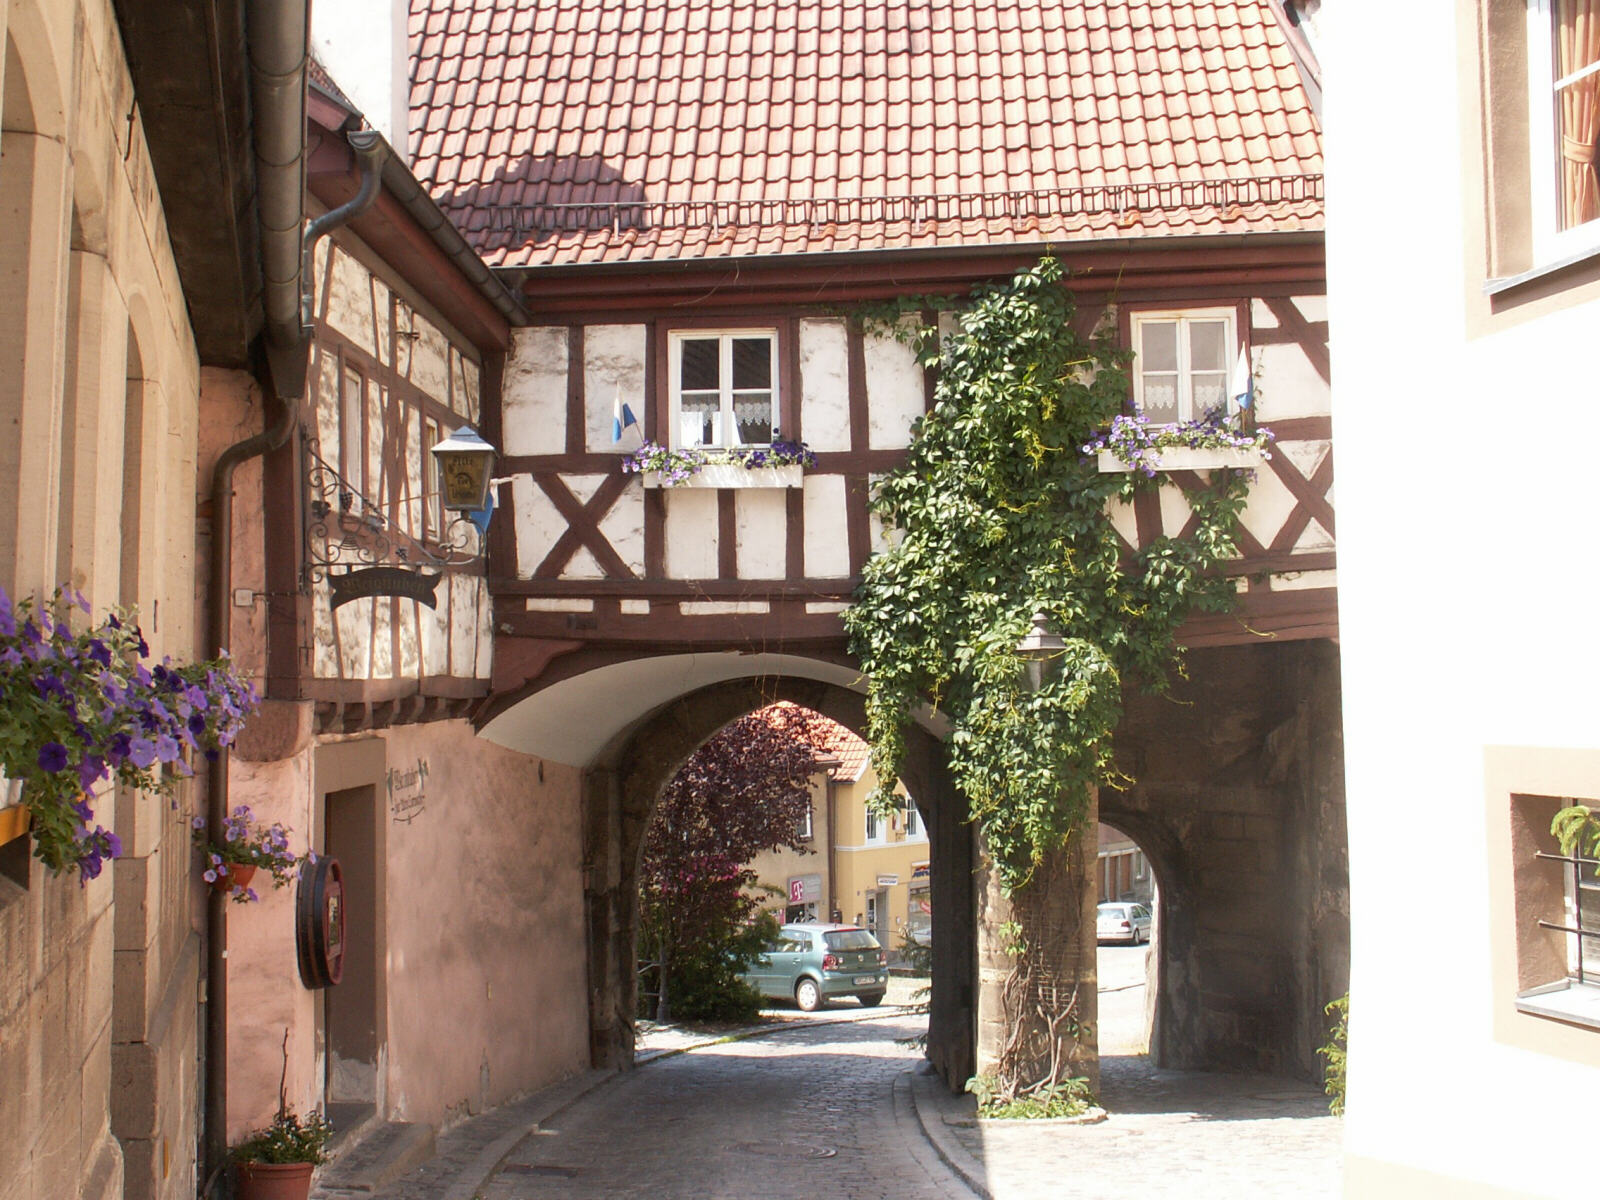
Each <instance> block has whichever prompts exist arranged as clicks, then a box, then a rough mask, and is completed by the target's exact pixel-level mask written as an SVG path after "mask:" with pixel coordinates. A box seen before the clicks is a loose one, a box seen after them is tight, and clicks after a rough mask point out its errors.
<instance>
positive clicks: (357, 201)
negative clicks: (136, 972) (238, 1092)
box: [203, 0, 386, 1196]
mask: <svg viewBox="0 0 1600 1200" xmlns="http://www.w3.org/2000/svg"><path fill="white" fill-rule="evenodd" d="M247 21H248V31H249V34H248V36H249V56H250V76H251V101H252V107H253V109H254V127H255V143H256V187H257V198H258V205H259V209H260V226H261V258H262V275H263V285H264V287H263V307H264V308H265V310H266V351H267V362H268V371H269V377H270V381H271V389H270V390H271V391H272V392H273V393H274V395H275V396H276V398H277V400H278V403H279V404H280V406H281V407H282V410H283V411H282V413H281V414H280V415H279V417H278V419H277V420H276V421H275V422H274V423H273V424H272V425H271V426H269V427H268V428H267V429H265V430H263V431H262V432H261V433H258V434H254V435H252V436H251V437H247V438H245V439H243V440H242V441H239V442H235V443H234V444H233V445H231V446H229V447H228V448H227V449H225V450H224V451H223V452H222V453H221V455H219V456H218V458H217V462H216V465H215V467H214V468H213V469H212V476H211V579H210V586H209V587H208V588H207V601H208V603H207V607H208V609H209V613H208V616H209V621H210V639H209V640H210V645H209V647H208V649H209V652H210V657H213V658H215V657H218V656H220V655H221V654H223V653H225V652H226V651H227V649H228V645H229V642H230V640H231V638H230V636H229V593H230V591H231V587H232V577H233V478H234V472H235V471H236V470H237V469H238V467H239V465H240V464H241V463H243V462H245V461H247V460H249V459H252V458H257V457H260V456H261V455H263V454H267V453H270V452H271V451H274V450H277V449H280V448H281V447H283V446H284V445H285V444H286V443H287V442H288V441H289V438H290V437H291V436H292V434H293V433H294V429H295V425H296V424H297V421H298V412H299V404H300V400H301V398H302V397H303V396H304V394H305V376H306V366H307V363H308V360H309V353H310V345H311V329H310V317H311V287H310V286H309V283H308V281H309V279H310V271H309V264H310V263H311V261H312V257H313V254H314V252H315V247H316V242H317V241H318V240H319V239H320V238H322V237H323V236H324V235H326V234H327V233H328V232H330V231H331V230H333V229H335V228H337V227H338V226H340V225H342V224H344V223H345V222H346V221H349V220H351V219H352V218H354V217H356V216H359V215H360V214H361V213H362V212H364V211H365V210H366V209H367V208H368V207H370V206H371V205H372V202H373V201H374V200H375V199H377V195H378V188H379V185H380V180H381V171H382V167H383V160H384V158H385V156H386V155H385V151H384V148H383V146H382V144H381V139H379V138H378V137H377V135H376V134H369V133H366V131H359V132H356V133H352V134H350V135H349V138H350V142H351V145H352V148H353V149H354V150H355V152H356V155H357V158H358V159H359V160H360V164H361V186H360V189H359V190H358V191H357V193H356V195H355V196H354V197H353V198H352V199H351V200H350V201H348V202H347V203H345V204H342V205H340V206H339V207H338V208H336V209H333V210H332V211H330V212H327V213H324V214H323V215H322V216H321V217H318V218H317V219H316V220H315V221H313V222H311V223H310V224H309V225H306V224H305V199H304V198H305V170H304V164H305V126H306V112H305V81H306V64H307V62H308V60H309V55H308V51H307V44H308V40H307V39H308V34H309V30H310V3H309V0H307V2H306V3H303V4H301V3H283V2H282V0H250V6H249V12H248V15H247ZM228 764H229V753H228V750H227V748H226V747H224V748H222V749H221V750H220V751H218V754H217V757H216V759H215V760H213V761H212V762H210V763H209V765H208V769H207V773H206V781H207V788H206V819H207V824H208V828H210V829H218V828H221V826H222V822H223V821H224V819H225V818H226V816H227V813H228V808H229V799H228ZM227 964H228V898H227V897H226V896H225V895H223V894H222V893H221V892H218V891H212V892H210V893H209V896H208V899H207V904H206V1027H205V1138H204V1175H203V1179H204V1181H205V1184H204V1189H203V1194H204V1195H206V1196H210V1195H212V1194H213V1191H214V1189H215V1188H216V1185H217V1182H218V1180H219V1179H221V1177H222V1174H223V1171H224V1169H225V1168H226V1166H227V1161H228V965H227Z"/></svg>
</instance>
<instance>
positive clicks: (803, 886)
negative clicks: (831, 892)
mask: <svg viewBox="0 0 1600 1200" xmlns="http://www.w3.org/2000/svg"><path fill="white" fill-rule="evenodd" d="M820 899H822V876H821V875H796V876H794V878H792V879H790V880H789V903H790V904H809V903H811V902H812V901H815V900H820Z"/></svg>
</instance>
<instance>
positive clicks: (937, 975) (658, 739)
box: [582, 675, 976, 1086]
mask: <svg viewBox="0 0 1600 1200" xmlns="http://www.w3.org/2000/svg"><path fill="white" fill-rule="evenodd" d="M780 700H787V701H790V702H792V703H794V704H797V705H800V706H801V707H804V708H808V709H811V710H812V711H814V712H817V713H820V714H822V715H823V716H825V717H829V718H831V719H832V720H834V721H837V722H838V723H839V724H841V725H843V726H845V727H846V728H849V729H852V730H854V731H856V732H858V733H859V732H860V731H861V730H862V729H863V728H864V727H865V713H864V710H863V697H861V696H860V695H859V694H858V693H856V692H854V691H852V690H850V689H849V688H846V687H843V686H840V685H838V684H834V683H828V682H823V681H819V680H814V679H805V678H794V677H771V676H760V675H752V676H747V677H743V678H739V679H732V680H726V681H723V682H719V683H715V684H712V685H709V686H706V687H702V688H699V689H696V690H694V691H690V692H686V693H685V694H683V695H682V696H679V697H676V698H674V699H672V700H671V701H669V702H667V703H665V704H662V705H660V706H659V707H657V708H656V709H655V710H653V711H652V712H650V713H648V714H647V715H645V716H644V717H643V718H641V719H640V720H638V721H637V722H635V723H634V724H632V725H631V726H630V727H629V728H627V729H626V730H624V731H622V732H621V733H619V734H618V735H617V736H616V737H614V738H613V739H612V740H611V742H610V743H609V744H608V745H607V746H606V747H605V748H604V750H602V751H601V753H599V754H598V755H596V756H595V759H594V760H593V762H592V763H591V764H590V766H589V767H588V768H587V769H586V770H585V772H584V776H583V789H582V804H583V862H584V900H585V914H586V919H587V922H588V929H587V934H588V959H589V987H590V995H589V1012H590V1055H591V1059H592V1060H593V1062H594V1064H595V1065H596V1066H608V1067H618V1068H626V1067H627V1066H629V1065H631V1063H632V1061H633V1051H634V1013H635V1012H636V1005H637V998H638V997H637V986H638V985H637V974H636V971H637V936H638V916H639V913H638V871H639V860H640V855H641V852H642V849H643V844H644V835H645V831H646V829H647V828H648V826H649V823H650V818H651V816H652V814H653V812H654V809H655V804H656V800H657V797H658V796H659V795H660V792H661V789H662V788H663V787H664V786H665V785H666V783H667V782H668V781H669V780H670V779H671V778H672V776H673V774H674V773H675V772H676V771H677V770H678V768H679V767H680V766H681V765H682V764H683V762H684V760H685V759H687V758H688V757H689V755H690V754H692V753H693V752H694V751H695V750H696V749H697V748H698V747H699V746H700V745H701V744H703V743H704V742H705V741H706V740H707V739H708V738H710V737H711V736H712V735H713V734H714V733H716V732H717V730H719V729H721V728H723V726H725V725H727V724H728V723H729V722H730V721H733V720H736V719H737V718H739V717H741V716H743V715H745V714H746V713H749V712H754V711H756V710H758V709H760V708H763V707H765V706H767V705H769V704H773V703H775V702H777V701H780ZM905 780H906V785H907V787H908V788H909V789H910V790H911V792H912V794H913V795H914V796H915V797H916V800H917V803H918V807H919V810H920V811H921V813H922V815H923V818H924V820H925V821H926V823H927V827H928V841H929V858H930V862H931V863H932V876H933V907H934V911H935V913H936V922H935V925H934V936H935V938H936V942H935V952H934V973H933V981H932V984H933V986H932V996H931V1008H930V1013H929V1036H928V1056H929V1058H930V1060H931V1061H932V1062H933V1064H934V1065H935V1067H936V1068H937V1069H938V1070H939V1072H940V1074H941V1075H943V1076H944V1078H945V1079H946V1080H947V1081H949V1082H951V1083H952V1084H953V1085H955V1086H960V1085H961V1084H962V1083H963V1082H964V1081H965V1080H966V1079H967V1078H968V1077H969V1076H970V1075H971V1074H972V1071H973V1063H974V1061H975V1059H974V1054H975V1013H974V1007H973V1006H974V998H975V987H974V983H975V979H976V951H975V930H974V925H973V916H974V895H973V866H974V850H973V837H972V829H971V825H970V823H969V821H968V818H967V812H966V806H965V803H964V801H963V800H962V798H961V797H960V796H959V794H958V793H957V792H956V790H955V788H954V787H953V786H952V784H951V782H950V778H949V770H948V764H947V760H946V757H945V753H944V747H943V744H942V743H941V742H940V740H939V739H938V738H937V737H936V736H934V735H933V734H931V733H929V732H928V731H927V730H925V729H922V728H920V727H918V728H915V729H913V731H912V732H911V734H910V735H909V738H908V755H907V764H906V770H905Z"/></svg>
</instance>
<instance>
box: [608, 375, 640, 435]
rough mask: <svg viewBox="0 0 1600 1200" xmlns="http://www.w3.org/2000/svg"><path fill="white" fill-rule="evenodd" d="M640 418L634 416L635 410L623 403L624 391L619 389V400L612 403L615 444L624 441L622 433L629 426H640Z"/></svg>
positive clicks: (612, 428) (612, 427) (612, 426)
mask: <svg viewBox="0 0 1600 1200" xmlns="http://www.w3.org/2000/svg"><path fill="white" fill-rule="evenodd" d="M638 424H639V418H638V417H636V416H634V415H633V409H631V408H629V407H628V406H627V405H626V404H624V403H623V402H622V390H621V389H620V388H619V389H617V398H616V399H615V400H613V401H612V402H611V441H612V443H613V444H615V443H617V442H620V441H621V440H622V431H623V430H624V429H626V428H627V427H628V426H629V425H635V426H636V425H638Z"/></svg>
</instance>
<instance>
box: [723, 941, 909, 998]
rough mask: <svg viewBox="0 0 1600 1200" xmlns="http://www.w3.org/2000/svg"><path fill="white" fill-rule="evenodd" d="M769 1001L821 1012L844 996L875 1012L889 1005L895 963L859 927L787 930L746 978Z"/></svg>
mask: <svg viewBox="0 0 1600 1200" xmlns="http://www.w3.org/2000/svg"><path fill="white" fill-rule="evenodd" d="M740 978H741V979H743V980H744V981H745V982H746V983H748V984H749V985H750V986H751V987H753V988H755V989H756V991H758V992H760V993H761V994H762V995H763V996H767V997H771V998H774V999H779V1000H793V1001H794V1002H795V1003H796V1004H797V1005H799V1006H800V1008H801V1009H803V1010H804V1011H806V1012H815V1011H816V1010H817V1009H819V1008H821V1007H822V1006H823V1005H825V1004H826V1003H827V1002H828V1001H829V1000H832V999H834V998H835V997H838V996H854V997H855V998H856V999H858V1000H859V1001H861V1003H862V1004H863V1005H865V1006H866V1007H868V1008H870V1007H872V1006H873V1005H875V1004H881V1003H883V993H884V991H885V990H886V989H887V988H888V986H889V959H888V956H887V955H886V954H885V953H884V952H883V947H881V946H879V945H878V939H877V938H875V937H873V936H872V935H871V934H870V933H868V932H867V931H866V930H865V929H862V928H860V927H859V926H856V925H823V924H814V923H809V922H808V923H803V924H797V925H785V926H783V927H782V928H780V929H779V930H778V937H777V940H776V942H774V943H773V944H772V945H771V946H769V947H768V948H767V951H766V953H764V954H763V955H762V956H761V957H760V958H759V959H757V960H756V961H755V962H754V963H752V964H751V965H750V969H749V970H748V971H746V972H745V973H744V974H743V975H741V976H740Z"/></svg>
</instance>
